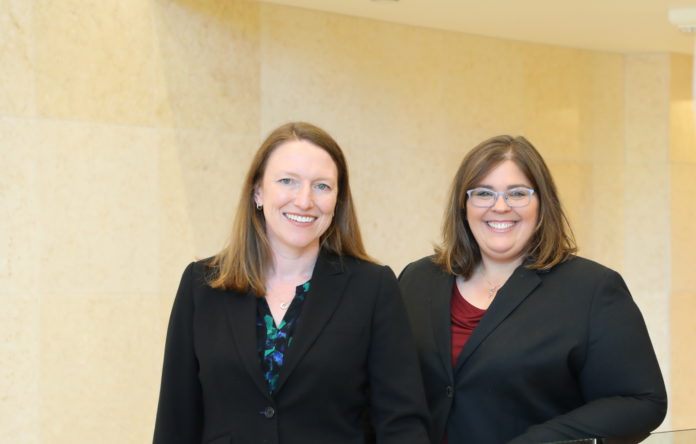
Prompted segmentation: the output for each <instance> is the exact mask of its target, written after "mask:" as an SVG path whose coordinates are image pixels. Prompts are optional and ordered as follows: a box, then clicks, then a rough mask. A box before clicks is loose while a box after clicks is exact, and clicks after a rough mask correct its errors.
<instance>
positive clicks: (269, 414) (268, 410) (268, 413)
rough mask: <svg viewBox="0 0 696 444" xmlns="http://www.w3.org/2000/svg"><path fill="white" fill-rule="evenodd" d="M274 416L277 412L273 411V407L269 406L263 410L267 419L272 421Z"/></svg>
mask: <svg viewBox="0 0 696 444" xmlns="http://www.w3.org/2000/svg"><path fill="white" fill-rule="evenodd" d="M273 415H275V410H273V407H270V406H268V407H266V408H265V409H264V410H263V416H265V417H266V418H268V419H271V418H273Z"/></svg>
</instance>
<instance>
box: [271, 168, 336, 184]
mask: <svg viewBox="0 0 696 444" xmlns="http://www.w3.org/2000/svg"><path fill="white" fill-rule="evenodd" d="M278 176H290V177H302V174H298V173H296V172H293V171H279V172H278ZM322 181H323V182H336V183H338V177H336V178H335V179H332V178H330V177H316V178H314V179H313V180H312V182H322Z"/></svg>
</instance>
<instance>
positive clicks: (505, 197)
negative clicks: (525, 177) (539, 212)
mask: <svg viewBox="0 0 696 444" xmlns="http://www.w3.org/2000/svg"><path fill="white" fill-rule="evenodd" d="M476 190H486V191H488V192H490V193H493V194H495V198H494V199H493V200H492V201H491V204H490V205H483V206H481V205H476V204H475V203H474V202H473V201H472V202H471V205H473V206H475V207H476V208H493V207H494V206H495V204H496V203H498V197H500V196H503V202H505V205H507V206H508V207H510V208H524V207H526V206H527V205H529V204H530V203H532V197H534V193H535V192H536V191H535V190H534V189H532V188H527V187H515V188H511V189H509V190H505V191H494V190H491V189H490V188H485V187H476V188H472V189H470V190H466V195H467V197H468V198H469V200H471V193H473V192H474V191H476ZM517 190H525V191H529V201H528V202H527V203H526V204H524V205H516V204H515V205H510V202H508V193H511V192H513V191H517Z"/></svg>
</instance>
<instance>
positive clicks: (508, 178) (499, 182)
mask: <svg viewBox="0 0 696 444" xmlns="http://www.w3.org/2000/svg"><path fill="white" fill-rule="evenodd" d="M478 184H479V185H492V186H508V185H527V186H530V185H531V181H530V180H529V178H528V177H527V176H526V175H525V174H524V173H523V172H522V170H521V169H520V167H519V166H517V164H516V163H515V162H513V161H512V160H509V159H507V160H503V161H502V162H500V163H498V164H497V165H495V166H494V167H493V168H491V169H490V170H489V171H488V172H487V173H486V174H484V175H483V177H482V178H481V179H480V180H479V181H478Z"/></svg>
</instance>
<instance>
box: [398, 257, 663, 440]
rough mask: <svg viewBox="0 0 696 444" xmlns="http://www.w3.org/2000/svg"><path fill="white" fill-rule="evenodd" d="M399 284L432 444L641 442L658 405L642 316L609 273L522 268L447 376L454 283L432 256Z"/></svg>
mask: <svg viewBox="0 0 696 444" xmlns="http://www.w3.org/2000/svg"><path fill="white" fill-rule="evenodd" d="M399 279H400V285H401V289H402V293H403V295H404V298H405V301H406V306H407V311H408V313H409V317H410V320H411V324H412V327H413V330H414V334H415V337H416V343H417V347H418V352H419V355H420V363H421V371H422V372H423V378H424V385H425V390H426V396H427V398H428V405H429V407H430V412H431V422H432V426H431V429H430V439H431V441H432V443H433V444H441V443H442V438H443V436H444V435H445V433H447V437H448V442H449V444H460V443H476V444H488V443H504V442H514V443H542V442H550V441H558V440H567V439H575V438H583V437H629V436H636V435H645V434H647V433H649V432H650V431H652V430H653V429H654V428H656V427H657V426H658V425H659V424H660V423H661V422H662V420H663V418H664V416H665V412H666V409H667V395H666V393H665V386H664V382H663V380H662V375H661V373H660V368H659V366H658V363H657V359H656V357H655V353H654V351H653V347H652V344H651V342H650V338H649V337H648V332H647V330H646V327H645V323H644V321H643V317H642V316H641V314H640V311H639V310H638V307H637V306H636V305H635V303H634V302H633V300H632V298H631V295H630V293H629V292H628V289H627V288H626V285H625V283H624V281H623V280H622V279H621V276H619V275H618V274H617V273H616V272H614V271H612V270H610V269H608V268H606V267H604V266H602V265H599V264H597V263H595V262H592V261H589V260H587V259H583V258H580V257H574V258H572V259H570V260H568V261H566V262H564V263H562V264H559V265H557V266H555V267H554V268H553V269H551V270H550V271H547V272H540V271H535V270H529V269H527V268H524V266H520V267H519V268H517V270H515V272H514V273H513V274H512V276H511V277H510V279H509V280H508V281H507V282H506V283H505V285H504V286H503V287H502V288H501V289H500V290H499V291H498V294H497V296H496V298H495V299H494V300H493V302H492V303H491V305H490V307H489V308H488V310H487V312H486V314H485V315H484V317H483V319H481V322H480V324H479V325H478V326H477V327H476V328H475V329H474V331H473V333H472V335H471V338H470V339H469V341H468V342H467V343H466V345H465V346H464V348H463V349H462V352H461V354H460V356H459V358H458V361H457V363H456V368H455V369H452V360H451V356H452V355H451V353H452V352H451V337H450V296H451V294H452V288H453V285H454V276H452V275H449V274H446V273H445V272H443V271H442V269H441V268H439V267H438V266H436V265H435V264H434V263H433V262H432V261H431V258H423V259H421V260H419V261H417V262H414V263H412V264H410V265H408V266H407V267H406V268H405V269H404V271H403V272H402V274H401V276H400V278H399Z"/></svg>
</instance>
